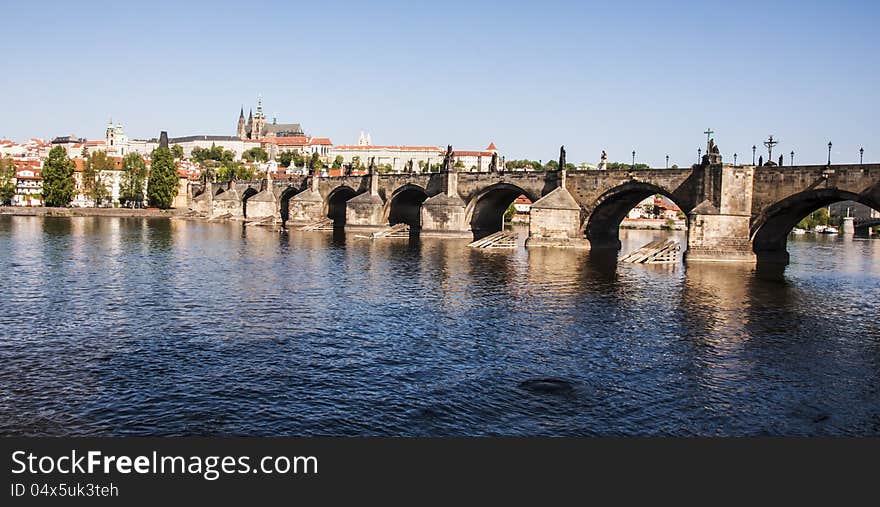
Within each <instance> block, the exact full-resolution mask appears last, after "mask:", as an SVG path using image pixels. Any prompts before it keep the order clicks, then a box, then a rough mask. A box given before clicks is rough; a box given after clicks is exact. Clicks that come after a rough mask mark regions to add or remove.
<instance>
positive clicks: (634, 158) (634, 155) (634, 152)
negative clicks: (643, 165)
mask: <svg viewBox="0 0 880 507" xmlns="http://www.w3.org/2000/svg"><path fill="white" fill-rule="evenodd" d="M632 166H633V169H635V168H636V150H633V165H632Z"/></svg>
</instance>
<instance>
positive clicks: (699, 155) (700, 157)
mask: <svg viewBox="0 0 880 507" xmlns="http://www.w3.org/2000/svg"><path fill="white" fill-rule="evenodd" d="M702 160H703V150H702V149H700V148H697V163H698V164H699V163H701V161H702Z"/></svg>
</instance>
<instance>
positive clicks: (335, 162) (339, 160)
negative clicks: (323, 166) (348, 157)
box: [332, 155, 345, 169]
mask: <svg viewBox="0 0 880 507" xmlns="http://www.w3.org/2000/svg"><path fill="white" fill-rule="evenodd" d="M344 160H345V159H344V158H342V155H336V158H335V159H333V166H332V167H333V169H339V168H341V167H342V162H343V161H344Z"/></svg>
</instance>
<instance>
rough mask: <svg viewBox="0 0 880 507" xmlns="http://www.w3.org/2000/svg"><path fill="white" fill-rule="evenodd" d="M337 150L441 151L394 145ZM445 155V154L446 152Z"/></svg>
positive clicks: (427, 147) (348, 147)
mask: <svg viewBox="0 0 880 507" xmlns="http://www.w3.org/2000/svg"><path fill="white" fill-rule="evenodd" d="M334 149H336V150H345V151H357V150H399V151H440V147H439V146H394V145H387V146H382V145H369V146H360V145H342V146H336V147H334ZM444 153H445V152H444Z"/></svg>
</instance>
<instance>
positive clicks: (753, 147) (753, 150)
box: [752, 144, 758, 165]
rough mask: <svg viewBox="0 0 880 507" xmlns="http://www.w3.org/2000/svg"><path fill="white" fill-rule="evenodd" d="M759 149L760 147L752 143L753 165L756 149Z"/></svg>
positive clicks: (753, 163)
mask: <svg viewBox="0 0 880 507" xmlns="http://www.w3.org/2000/svg"><path fill="white" fill-rule="evenodd" d="M757 149H758V147H757V146H755V145H754V144H753V145H752V165H755V150H757Z"/></svg>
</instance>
